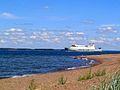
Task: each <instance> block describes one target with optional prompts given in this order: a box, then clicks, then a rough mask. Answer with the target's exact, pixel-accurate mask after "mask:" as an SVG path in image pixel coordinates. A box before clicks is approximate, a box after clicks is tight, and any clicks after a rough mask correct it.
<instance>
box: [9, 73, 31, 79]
mask: <svg viewBox="0 0 120 90" xmlns="http://www.w3.org/2000/svg"><path fill="white" fill-rule="evenodd" d="M32 75H33V74H26V75H21V76H12V77H11V78H21V77H29V76H32Z"/></svg>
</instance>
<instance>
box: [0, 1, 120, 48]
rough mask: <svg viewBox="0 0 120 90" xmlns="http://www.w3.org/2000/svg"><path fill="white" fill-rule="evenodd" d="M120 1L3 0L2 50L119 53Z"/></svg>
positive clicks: (0, 13) (0, 15) (0, 17)
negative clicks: (79, 47)
mask: <svg viewBox="0 0 120 90" xmlns="http://www.w3.org/2000/svg"><path fill="white" fill-rule="evenodd" d="M119 3H120V1H119V0H1V2H0V47H19V48H21V47H22V48H23V47H27V48H64V47H69V46H70V45H71V44H87V43H89V42H93V43H95V44H96V45H97V46H98V47H102V48H103V49H116V50H118V49H119V50H120V31H119V29H120V13H119V9H120V5H119Z"/></svg>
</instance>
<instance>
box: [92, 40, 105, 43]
mask: <svg viewBox="0 0 120 90" xmlns="http://www.w3.org/2000/svg"><path fill="white" fill-rule="evenodd" d="M90 42H91V43H105V41H104V40H96V39H92V40H90Z"/></svg>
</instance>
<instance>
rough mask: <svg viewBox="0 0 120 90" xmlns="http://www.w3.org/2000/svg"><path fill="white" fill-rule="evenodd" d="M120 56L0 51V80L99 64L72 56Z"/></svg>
mask: <svg viewBox="0 0 120 90" xmlns="http://www.w3.org/2000/svg"><path fill="white" fill-rule="evenodd" d="M101 54H120V51H102V52H72V51H66V50H64V49H54V50H49V49H48V50H47V49H43V50H42V49H41V50H40V49H38V50H32V49H31V50H24V49H23V50H17V49H15V50H14V49H13V50H0V79H2V78H16V77H26V76H31V75H34V74H45V73H52V72H57V71H63V70H71V69H77V68H85V67H91V66H92V65H94V64H98V63H99V62H97V61H95V60H89V59H74V58H72V57H71V56H80V55H101Z"/></svg>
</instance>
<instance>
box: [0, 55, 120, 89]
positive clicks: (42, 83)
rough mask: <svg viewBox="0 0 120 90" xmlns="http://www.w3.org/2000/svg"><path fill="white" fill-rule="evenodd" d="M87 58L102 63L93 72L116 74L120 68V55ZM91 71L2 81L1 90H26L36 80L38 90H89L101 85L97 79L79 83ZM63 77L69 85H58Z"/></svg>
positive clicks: (77, 70) (0, 82)
mask: <svg viewBox="0 0 120 90" xmlns="http://www.w3.org/2000/svg"><path fill="white" fill-rule="evenodd" d="M77 57H78V56H77ZM79 57H80V56H79ZM86 57H87V58H89V59H92V60H96V61H99V62H100V64H97V65H95V66H93V67H91V69H92V72H96V71H97V70H101V69H106V72H107V73H108V74H110V73H114V72H115V71H116V70H117V69H119V67H120V66H119V64H120V61H119V60H120V54H109V55H90V56H86ZM89 69H90V68H83V69H75V70H67V71H60V72H52V73H47V74H37V75H32V76H28V77H20V78H6V79H0V88H1V90H25V89H26V88H27V87H28V86H29V84H30V81H31V80H32V79H34V80H35V82H36V85H37V86H38V87H37V90H47V89H43V88H49V89H48V90H88V88H90V87H91V85H96V84H97V83H99V80H98V78H97V77H95V78H93V79H90V80H86V81H80V82H78V81H77V78H78V77H79V76H80V75H85V74H86V73H87V72H88V71H89ZM61 76H64V77H66V78H67V83H66V84H65V85H63V86H61V85H58V79H59V78H60V77H61ZM101 78H103V77H99V79H101ZM41 88H42V89H41Z"/></svg>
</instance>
